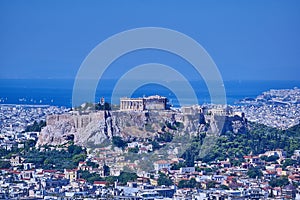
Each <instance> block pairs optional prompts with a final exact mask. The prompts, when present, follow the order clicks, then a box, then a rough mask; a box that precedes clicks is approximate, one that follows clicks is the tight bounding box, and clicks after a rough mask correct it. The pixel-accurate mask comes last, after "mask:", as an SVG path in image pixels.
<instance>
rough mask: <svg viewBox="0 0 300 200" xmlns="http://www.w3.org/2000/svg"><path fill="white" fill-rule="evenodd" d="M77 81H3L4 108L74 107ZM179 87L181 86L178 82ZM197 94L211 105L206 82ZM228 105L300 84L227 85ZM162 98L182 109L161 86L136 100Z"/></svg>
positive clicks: (107, 93)
mask: <svg viewBox="0 0 300 200" xmlns="http://www.w3.org/2000/svg"><path fill="white" fill-rule="evenodd" d="M115 82H116V81H113V80H107V81H106V82H105V84H104V85H102V87H98V88H97V92H96V96H95V101H98V100H99V99H100V98H101V97H104V98H105V100H106V101H107V102H110V99H111V94H112V89H113V87H114V84H115ZM73 83H74V80H71V79H0V104H31V105H32V104H33V105H54V106H66V107H71V106H72V90H73ZM174 84H177V85H178V87H180V83H178V82H176V83H174ZM192 85H195V87H193V88H194V90H195V93H196V94H197V96H198V99H199V103H200V104H203V103H210V96H209V93H208V90H207V87H206V85H205V83H204V82H203V81H199V82H197V81H194V82H193V84H192ZM224 86H225V90H226V97H227V104H229V105H234V104H236V103H238V101H239V100H241V99H244V98H246V97H252V98H255V97H256V96H258V95H260V94H261V93H262V92H264V91H268V90H270V89H292V88H294V87H298V88H300V81H224ZM154 94H158V95H161V96H166V97H168V99H169V101H170V104H173V105H174V106H179V103H178V101H177V99H176V96H175V94H174V93H172V91H170V90H169V89H167V88H164V87H162V86H159V85H155V84H149V85H145V86H143V87H140V88H139V89H138V90H136V91H135V92H134V94H133V95H132V96H133V97H142V96H150V95H154Z"/></svg>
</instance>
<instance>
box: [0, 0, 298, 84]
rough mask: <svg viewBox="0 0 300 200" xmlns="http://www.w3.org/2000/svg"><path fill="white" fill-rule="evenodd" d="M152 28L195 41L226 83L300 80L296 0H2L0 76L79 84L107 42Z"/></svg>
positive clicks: (0, 2) (0, 15)
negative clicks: (84, 66)
mask: <svg viewBox="0 0 300 200" xmlns="http://www.w3.org/2000/svg"><path fill="white" fill-rule="evenodd" d="M147 26H154V27H165V28H169V29H174V30H177V31H180V32H182V33H184V34H186V35H188V36H190V37H192V38H194V39H195V40H196V41H197V42H199V43H200V44H201V45H202V46H203V47H204V48H205V49H206V50H207V52H208V53H209V54H210V56H211V57H212V58H213V60H214V61H215V63H216V64H217V66H218V68H219V70H220V72H221V75H222V77H223V79H224V80H300V76H299V74H300V59H299V55H300V37H299V36H300V1H297V0H294V1H291V0H287V1H283V0H282V1H281V0H272V1H271V0H264V1H261V0H251V1H250V0H247V1H246V0H241V1H238V0H236V1H233V0H228V1H216V0H212V1H183V0H182V1H173V0H165V1H161V0H151V1H150V0H149V1H145V0H131V1H129V0H128V1H124V0H119V1H115V0H114V1H108V0H107V1H104V0H103V1H93V0H89V1H83V0H82V1H78V0H63V1H58V0H53V1H50V0H44V1H37V0H36V1H35V0H28V1H15V0H1V1H0V27H1V29H0V30H1V31H0V78H43V79H44V78H46V79H49V78H71V79H73V78H74V77H75V76H76V73H77V70H78V69H79V67H80V65H81V63H82V61H83V60H84V58H85V57H86V56H87V55H88V53H89V52H90V51H91V50H92V49H93V48H94V47H95V46H96V45H97V44H99V43H100V42H101V41H103V40H105V39H107V38H108V37H110V36H111V35H113V34H116V33H119V32H121V31H125V30H127V29H132V28H138V27H147ZM146 53H147V52H145V53H144V54H142V55H141V54H137V55H135V57H134V58H133V59H135V60H141V62H142V61H143V59H144V58H143V56H145V54H146ZM150 54H151V53H150ZM152 54H153V52H152ZM129 57H130V58H132V56H129ZM150 57H151V56H150ZM158 57H159V56H158ZM160 58H161V62H162V63H163V62H164V61H163V60H164V59H166V60H171V61H170V63H172V59H174V61H173V62H176V59H175V58H172V57H170V56H166V57H165V56H164V55H161V57H160ZM150 61H151V59H149V60H147V62H150ZM123 62H124V63H123V64H125V63H128V62H130V60H129V58H128V59H127V60H126V59H125V60H124V61H123ZM168 62H169V61H168ZM118 63H119V64H120V65H122V62H121V61H120V62H118ZM111 73H112V74H111V75H112V76H113V71H112V72H111Z"/></svg>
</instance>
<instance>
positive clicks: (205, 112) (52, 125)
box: [37, 96, 246, 146]
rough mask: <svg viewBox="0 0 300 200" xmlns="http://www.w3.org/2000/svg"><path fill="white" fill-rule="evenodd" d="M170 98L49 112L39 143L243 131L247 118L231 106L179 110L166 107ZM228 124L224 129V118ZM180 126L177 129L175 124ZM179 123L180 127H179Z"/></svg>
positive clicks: (92, 142) (123, 100) (90, 143)
mask: <svg viewBox="0 0 300 200" xmlns="http://www.w3.org/2000/svg"><path fill="white" fill-rule="evenodd" d="M166 102H167V99H166V98H165V97H161V96H151V97H143V98H121V99H120V109H119V110H101V111H88V112H83V113H80V112H78V111H71V112H69V113H66V114H61V115H49V116H47V119H46V124H47V126H46V127H44V128H43V129H42V131H41V134H40V136H39V139H38V142H37V145H38V146H40V145H46V144H48V145H49V144H51V145H61V144H64V143H66V142H68V141H69V140H73V141H74V143H75V144H78V145H82V146H95V145H96V146H97V145H100V144H102V143H103V142H104V141H108V140H110V139H112V137H113V136H121V137H122V138H124V139H125V140H127V141H131V140H133V139H135V140H136V139H138V140H143V139H146V138H150V139H153V138H154V137H156V136H157V135H158V134H160V133H161V132H169V133H172V134H179V135H184V134H189V135H197V134H199V133H200V132H208V133H217V134H220V133H221V131H223V132H224V131H227V130H230V131H236V132H237V131H240V130H241V129H245V126H246V120H245V118H244V116H242V115H241V114H239V113H233V112H232V110H231V109H230V108H229V107H225V106H215V107H212V108H209V109H208V108H206V107H201V106H199V105H193V106H189V107H181V108H180V109H179V110H168V109H166ZM224 120H225V124H226V126H224V128H223V129H222V127H221V125H222V123H221V122H222V121H224ZM174 125H177V128H176V129H172V128H170V127H174ZM178 125H179V126H178Z"/></svg>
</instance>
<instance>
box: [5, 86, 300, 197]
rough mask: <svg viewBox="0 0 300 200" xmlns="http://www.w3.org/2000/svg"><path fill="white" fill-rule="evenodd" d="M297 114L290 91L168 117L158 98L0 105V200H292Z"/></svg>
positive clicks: (299, 167) (298, 178) (299, 164)
mask: <svg viewBox="0 0 300 200" xmlns="http://www.w3.org/2000/svg"><path fill="white" fill-rule="evenodd" d="M283 94H284V95H283ZM279 101H280V103H278V102H279ZM102 103H104V102H102ZM298 105H299V90H298V89H294V90H284V91H282V92H278V91H275V90H274V91H269V92H266V93H264V94H263V95H262V96H260V97H258V98H256V99H245V100H244V104H242V105H239V106H225V105H203V106H199V105H194V106H185V107H182V108H180V109H171V110H168V109H167V108H166V98H164V97H160V96H152V97H147V98H136V99H130V98H126V99H125V98H123V99H121V107H120V110H117V111H108V110H99V111H89V112H82V113H80V112H78V111H76V110H73V111H71V110H69V109H66V108H59V107H53V106H21V105H0V117H1V124H0V125H1V135H0V153H1V162H0V164H1V166H0V199H141V200H142V199H178V200H179V199H199V200H200V199H203V200H210V199H299V198H300V195H299V192H300V191H299V190H300V188H299V186H300V146H299V144H298V143H297V141H298V140H299V138H298V135H299V128H297V126H294V125H297V123H299V116H298V110H299V107H298ZM260 112H262V114H260ZM291 113H292V114H291ZM263 115H264V116H263ZM255 119H259V121H256V123H253V122H255ZM222 120H223V121H222ZM297 120H298V121H297ZM34 121H35V122H34ZM42 121H46V124H43V123H41V124H40V122H42ZM248 121H252V122H251V123H250V124H249V123H248ZM283 121H285V123H283ZM220 122H222V123H220ZM272 122H273V123H272ZM257 123H260V124H266V125H270V126H272V127H278V128H279V129H273V128H264V127H263V126H261V127H260V126H256V125H255V124H257ZM218 124H221V125H223V126H224V127H223V128H220V127H218ZM274 124H275V125H274ZM33 127H37V128H39V129H40V130H39V131H37V130H34V129H33ZM290 127H292V128H293V129H288V128H290ZM262 128H263V129H262ZM251 129H253V130H251ZM280 129H285V130H286V132H284V131H281V130H280ZM32 130H34V131H32ZM248 130H249V131H253V132H249V131H248ZM260 130H262V131H260ZM289 131H290V132H289ZM212 132H217V133H218V134H217V138H218V139H219V140H218V141H219V143H218V142H217V143H216V144H215V146H216V147H214V148H212V149H210V150H209V152H208V153H207V156H204V157H202V159H194V156H195V155H194V154H192V153H194V152H197V151H196V150H197V148H199V146H201V145H207V142H210V143H209V144H210V146H214V144H212V143H211V142H212V141H213V140H212V138H213V136H214V135H213V134H212ZM50 133H51V134H50ZM280 134H281V135H280ZM206 137H208V138H209V140H205V139H206ZM274 138H276V139H274ZM297 138H298V139H297ZM85 140H86V141H88V142H86V143H84V142H83V141H85ZM248 142H249V143H248ZM251 142H252V143H251ZM190 145H191V146H190ZM261 145H265V147H261ZM272 145H273V146H272ZM180 146H181V147H183V151H182V153H181V154H180V153H179V152H180V148H179V147H180ZM279 147H280V148H279ZM222 148H223V149H222ZM245 152H247V153H245ZM197 154H200V152H197ZM212 156H215V157H212Z"/></svg>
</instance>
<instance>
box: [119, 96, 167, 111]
mask: <svg viewBox="0 0 300 200" xmlns="http://www.w3.org/2000/svg"><path fill="white" fill-rule="evenodd" d="M166 103H167V98H166V97H162V96H159V95H155V96H149V97H143V98H127V97H124V98H121V99H120V110H133V111H143V110H165V109H166Z"/></svg>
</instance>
